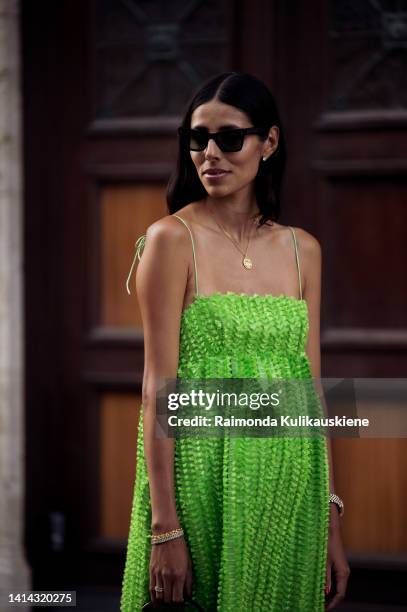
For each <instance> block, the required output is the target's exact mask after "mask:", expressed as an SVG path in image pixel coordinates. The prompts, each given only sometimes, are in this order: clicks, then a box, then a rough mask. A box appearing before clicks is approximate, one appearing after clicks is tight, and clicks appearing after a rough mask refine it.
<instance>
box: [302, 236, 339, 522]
mask: <svg viewBox="0 0 407 612" xmlns="http://www.w3.org/2000/svg"><path fill="white" fill-rule="evenodd" d="M301 236H302V241H301V255H302V257H301V258H300V262H302V271H303V275H304V281H305V286H304V292H303V298H304V299H305V300H306V302H307V306H308V318H309V333H308V342H307V347H306V352H307V355H308V358H309V361H310V366H311V372H312V377H313V378H314V379H316V380H315V383H316V386H317V391H318V393H319V396H320V398H321V400H322V403H323V406H324V410H326V404H325V398H324V394H323V389H322V385H321V384H320V378H321V338H320V312H321V270H322V256H321V246H320V244H319V242H318V240H317V239H316V238H314V236H312V235H311V234H308V233H307V232H304V231H302V232H301ZM327 447H328V460H329V491H330V493H333V492H335V485H334V472H333V461H332V448H331V439H330V438H329V437H328V438H327ZM338 516H339V513H338V510H337V506H336V505H335V504H331V518H332V519H333V521H334V522H336V521H337V519H338Z"/></svg>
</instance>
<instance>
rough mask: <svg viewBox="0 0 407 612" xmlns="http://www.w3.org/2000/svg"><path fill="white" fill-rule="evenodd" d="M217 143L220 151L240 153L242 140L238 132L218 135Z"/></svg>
mask: <svg viewBox="0 0 407 612" xmlns="http://www.w3.org/2000/svg"><path fill="white" fill-rule="evenodd" d="M218 143H219V147H220V148H221V149H222V151H228V152H232V151H240V149H241V148H242V145H243V138H242V135H241V134H240V132H232V131H230V132H222V133H220V134H218Z"/></svg>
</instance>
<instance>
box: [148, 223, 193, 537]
mask: <svg viewBox="0 0 407 612" xmlns="http://www.w3.org/2000/svg"><path fill="white" fill-rule="evenodd" d="M187 238H188V236H187V235H186V232H185V231H184V229H183V228H182V227H181V225H180V223H179V222H178V221H177V220H176V219H174V218H172V217H171V216H168V217H164V218H163V219H160V220H159V221H156V222H155V223H153V224H152V225H151V226H150V227H149V228H148V230H147V234H146V242H145V247H144V251H143V254H142V257H141V259H140V263H139V265H138V268H137V275H136V289H137V297H138V301H139V305H140V310H141V316H142V321H143V330H144V376H143V392H142V402H143V408H144V414H143V427H144V451H145V457H146V464H147V470H148V477H149V484H150V499H151V508H152V530H153V532H154V533H159V532H163V531H168V530H171V529H175V528H176V527H179V526H180V525H179V521H178V517H177V513H176V505H175V491H174V474H173V471H174V439H173V438H161V439H157V438H156V437H155V420H156V390H157V385H158V382H159V379H164V378H176V377H177V370H178V359H179V332H180V321H181V312H182V306H183V301H184V294H185V288H186V284H187V281H188V267H189V263H188V261H189V256H190V253H189V250H190V249H191V244H190V241H189V243H188V241H187Z"/></svg>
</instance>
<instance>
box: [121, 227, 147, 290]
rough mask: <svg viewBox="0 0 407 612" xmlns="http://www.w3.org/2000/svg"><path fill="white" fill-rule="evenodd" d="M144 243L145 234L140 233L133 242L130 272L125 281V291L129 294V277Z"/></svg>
mask: <svg viewBox="0 0 407 612" xmlns="http://www.w3.org/2000/svg"><path fill="white" fill-rule="evenodd" d="M145 243H146V234H142V236H140V237H139V238H137V240H136V244H135V247H136V252H135V253H134V257H133V263H132V264H131V268H130V272H129V275H128V277H127V281H126V288H127V293H128V294H129V295H131V292H130V289H129V282H130V277H131V275H132V274H133V268H134V266H135V264H136V259H138V260H139V261H140V259H141V254H142V252H143V249H144V245H145Z"/></svg>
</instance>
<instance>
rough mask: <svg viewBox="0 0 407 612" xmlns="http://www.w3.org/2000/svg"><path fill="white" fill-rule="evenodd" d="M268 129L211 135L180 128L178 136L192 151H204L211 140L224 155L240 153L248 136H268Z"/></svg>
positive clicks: (230, 131) (249, 129) (257, 128)
mask: <svg viewBox="0 0 407 612" xmlns="http://www.w3.org/2000/svg"><path fill="white" fill-rule="evenodd" d="M267 132H268V128H265V127H250V128H242V129H237V130H224V131H221V132H215V133H213V134H210V133H209V132H206V131H205V132H204V131H203V130H195V129H192V128H184V127H179V128H178V134H179V135H180V137H181V139H182V141H183V142H184V143H185V145H186V146H188V147H189V150H190V151H204V150H205V149H206V147H207V146H208V142H209V140H210V139H211V138H213V140H214V141H215V142H216V144H217V145H218V147H219V149H221V151H223V152H224V153H232V152H236V151H240V150H241V149H242V147H243V141H244V137H245V136H247V135H248V134H263V135H264V136H265V135H266V134H267Z"/></svg>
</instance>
